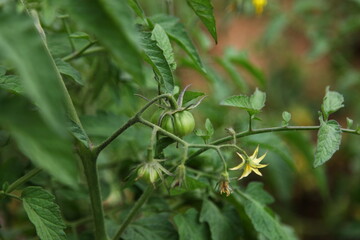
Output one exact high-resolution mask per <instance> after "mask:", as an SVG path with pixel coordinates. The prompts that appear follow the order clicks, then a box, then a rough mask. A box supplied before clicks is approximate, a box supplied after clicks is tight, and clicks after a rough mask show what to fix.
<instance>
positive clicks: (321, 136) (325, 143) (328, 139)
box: [314, 118, 341, 167]
mask: <svg viewBox="0 0 360 240" xmlns="http://www.w3.org/2000/svg"><path fill="white" fill-rule="evenodd" d="M320 123H321V124H320V129H319V132H318V140H317V146H316V151H315V161H314V167H318V166H320V165H322V164H324V163H325V162H327V161H328V160H329V159H330V158H331V157H332V155H333V154H334V153H335V152H336V151H337V150H339V147H340V143H341V129H340V125H339V123H338V122H336V121H335V120H330V121H327V122H325V121H323V120H322V119H321V118H320Z"/></svg>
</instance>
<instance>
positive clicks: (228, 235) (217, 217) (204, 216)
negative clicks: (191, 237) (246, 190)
mask: <svg viewBox="0 0 360 240" xmlns="http://www.w3.org/2000/svg"><path fill="white" fill-rule="evenodd" d="M200 222H206V223H208V224H209V227H210V232H211V239H212V240H222V239H228V240H231V239H236V237H235V236H234V233H233V231H232V228H231V225H230V223H229V219H228V218H226V217H225V216H224V215H223V213H222V212H221V211H220V209H219V208H218V207H217V206H216V205H215V204H214V203H213V202H211V201H209V200H208V199H205V200H204V201H203V204H202V207H201V212H200Z"/></svg>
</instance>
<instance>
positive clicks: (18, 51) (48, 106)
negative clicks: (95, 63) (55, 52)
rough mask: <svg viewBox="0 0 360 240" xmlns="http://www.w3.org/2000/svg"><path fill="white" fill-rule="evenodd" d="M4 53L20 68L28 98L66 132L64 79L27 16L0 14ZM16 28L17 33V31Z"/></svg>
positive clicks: (0, 42) (0, 45) (1, 51)
mask: <svg viewBox="0 0 360 240" xmlns="http://www.w3.org/2000/svg"><path fill="white" fill-rule="evenodd" d="M0 22H3V23H5V22H6V24H1V25H0V32H1V34H0V54H1V55H4V56H5V57H7V58H8V59H9V60H11V61H12V63H13V64H14V65H15V66H16V69H17V71H18V72H19V74H20V77H21V80H22V81H21V83H22V85H23V89H24V90H25V93H26V95H27V96H28V97H29V98H30V99H32V100H33V101H34V102H35V104H36V105H37V106H38V107H39V109H40V113H41V115H42V117H43V118H44V119H46V123H47V124H49V125H50V126H52V127H53V128H54V129H56V130H57V131H59V132H62V131H63V129H65V114H64V113H65V109H64V104H63V102H64V95H63V93H62V91H61V89H62V86H61V81H62V80H61V76H60V74H59V72H58V71H57V69H56V67H55V64H54V61H53V60H52V58H51V56H50V54H49V51H48V49H47V48H46V46H45V44H44V42H43V40H42V38H41V37H40V34H39V33H38V31H37V29H36V28H35V26H34V22H33V19H32V18H31V17H30V16H29V15H28V14H26V13H18V12H15V10H13V11H11V10H8V11H5V10H3V11H0ZM14 29H16V31H14Z"/></svg>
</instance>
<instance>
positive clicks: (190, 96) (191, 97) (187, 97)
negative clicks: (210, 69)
mask: <svg viewBox="0 0 360 240" xmlns="http://www.w3.org/2000/svg"><path fill="white" fill-rule="evenodd" d="M204 95H205V93H202V92H194V91H186V92H185V94H184V97H183V106H184V104H186V103H188V102H191V101H192V100H194V99H196V98H198V97H201V96H204Z"/></svg>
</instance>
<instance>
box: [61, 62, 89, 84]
mask: <svg viewBox="0 0 360 240" xmlns="http://www.w3.org/2000/svg"><path fill="white" fill-rule="evenodd" d="M55 63H56V66H57V68H58V69H59V72H60V73H61V74H63V75H66V76H69V77H70V78H72V79H73V80H74V81H75V82H77V83H78V84H80V85H84V82H83V80H82V78H81V75H80V73H79V72H78V70H76V69H75V68H74V67H73V66H71V64H70V63H67V62H65V61H63V60H61V59H59V58H58V59H55Z"/></svg>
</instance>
